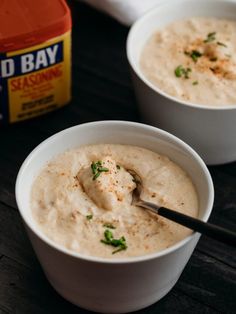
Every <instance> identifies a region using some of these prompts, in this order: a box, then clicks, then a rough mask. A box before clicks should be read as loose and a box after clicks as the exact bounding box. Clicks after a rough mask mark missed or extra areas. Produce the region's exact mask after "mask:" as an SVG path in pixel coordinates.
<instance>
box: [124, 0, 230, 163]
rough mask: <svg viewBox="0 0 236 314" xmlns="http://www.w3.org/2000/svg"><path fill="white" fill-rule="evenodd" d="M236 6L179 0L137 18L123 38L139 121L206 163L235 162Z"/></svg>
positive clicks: (224, 2)
mask: <svg viewBox="0 0 236 314" xmlns="http://www.w3.org/2000/svg"><path fill="white" fill-rule="evenodd" d="M235 14H236V3H234V2H232V1H221V0H216V1H211V0H207V1H202V0H200V1H193V0H189V1H188V0H187V1H186V0H178V1H170V2H169V3H166V4H163V5H160V6H158V7H156V8H155V9H153V10H151V11H149V12H148V13H147V14H146V15H144V16H143V17H142V18H140V19H139V20H138V21H137V22H136V23H135V24H134V26H133V27H132V29H131V31H130V33H129V36H128V41H127V55H128V59H129V63H130V65H131V70H132V77H133V83H134V87H135V92H136V96H137V100H138V102H139V105H140V111H141V113H142V116H143V118H144V120H145V121H146V122H148V123H150V124H153V125H155V126H157V127H160V128H162V129H165V130H167V131H169V132H171V133H173V134H175V135H177V136H178V137H180V138H181V139H183V140H184V141H186V142H187V143H188V144H190V145H191V146H192V147H193V148H194V149H196V151H197V152H198V153H199V154H200V155H201V156H202V158H203V159H204V161H205V162H206V163H207V164H221V163H226V162H231V161H234V160H235V159H236V138H235V137H234V136H233V135H232V134H234V133H235V131H236V96H235V92H234V91H235V87H236V59H235V52H236V45H235V30H236V20H235Z"/></svg>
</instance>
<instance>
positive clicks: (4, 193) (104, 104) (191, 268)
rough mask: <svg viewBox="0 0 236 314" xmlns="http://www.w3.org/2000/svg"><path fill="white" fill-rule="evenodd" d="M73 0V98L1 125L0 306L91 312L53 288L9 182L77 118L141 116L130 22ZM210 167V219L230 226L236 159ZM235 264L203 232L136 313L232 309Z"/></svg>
mask: <svg viewBox="0 0 236 314" xmlns="http://www.w3.org/2000/svg"><path fill="white" fill-rule="evenodd" d="M71 7H72V11H73V67H72V70H73V81H72V90H73V100H72V102H71V104H70V105H69V106H67V107H64V108H63V109H60V110H58V111H56V112H53V113H51V114H49V115H46V116H43V117H41V118H36V119H34V120H31V121H28V122H24V123H18V124H14V125H12V126H8V127H4V128H2V129H1V130H0V143H1V146H0V147H1V148H0V313H19V314H27V313H32V314H46V313H58V314H59V313H89V312H88V311H85V310H83V309H80V308H77V307H75V306H73V305H71V304H70V303H68V302H67V301H65V300H64V299H62V298H61V297H60V296H59V295H58V294H57V293H56V292H55V291H54V290H53V288H52V287H51V286H50V285H49V283H48V282H47V280H46V278H45V275H44V274H43V271H42V269H41V267H40V265H39V263H38V261H37V259H36V257H35V254H34V252H33V250H32V247H31V245H30V243H29V240H28V238H27V236H26V233H25V230H24V228H23V225H22V222H21V219H20V216H19V213H18V211H17V206H16V203H15V195H14V185H15V179H16V175H17V172H18V170H19V167H20V165H21V163H22V162H23V160H24V159H25V158H26V156H27V155H28V153H29V152H30V151H31V150H32V149H33V148H34V147H35V146H36V145H38V144H39V143H40V142H41V141H42V140H44V139H45V138H47V137H48V136H50V135H52V134H54V133H55V132H58V131H60V130H62V129H65V128H67V127H70V126H72V125H75V124H80V123H82V122H87V121H95V120H104V119H122V120H132V121H141V117H140V116H139V114H138V109H137V105H136V101H135V98H134V93H133V88H132V85H131V82H130V76H129V68H128V63H127V59H126V53H125V43H126V36H127V33H128V28H126V27H124V26H121V25H120V24H118V23H117V22H116V21H114V20H112V19H111V18H109V17H107V16H105V15H103V14H101V13H99V12H96V11H95V10H93V9H91V8H89V7H87V6H85V5H82V4H80V3H78V2H76V1H71ZM219 127H220V126H219ZM232 136H235V134H233V135H232ZM209 169H210V172H211V174H212V178H213V181H214V186H215V203H214V208H213V212H212V215H211V218H210V221H211V222H213V223H217V224H219V225H221V226H224V227H227V228H229V229H231V230H236V163H231V164H228V165H224V166H217V167H209ZM235 269H236V250H235V248H232V247H230V246H226V245H224V244H221V243H218V242H216V241H214V240H212V239H209V238H206V237H202V238H201V240H200V242H199V244H198V245H197V248H196V249H195V251H194V253H193V255H192V257H191V259H190V261H189V262H188V264H187V266H186V268H185V270H184V272H183V274H182V275H181V277H180V279H179V281H178V283H177V284H176V285H175V287H174V288H173V289H172V291H171V292H170V293H169V294H168V295H167V296H165V297H164V298H163V299H162V300H161V301H159V302H158V303H156V304H154V305H152V306H150V307H149V308H146V309H144V310H142V311H139V312H137V313H144V314H145V313H146V314H148V313H149V314H152V313H236V271H235ZM144 284H145V283H144Z"/></svg>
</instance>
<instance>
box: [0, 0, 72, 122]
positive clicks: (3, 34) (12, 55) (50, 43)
mask: <svg viewBox="0 0 236 314" xmlns="http://www.w3.org/2000/svg"><path fill="white" fill-rule="evenodd" d="M70 63H71V15H70V10H69V8H68V6H67V4H66V2H65V1H64V0H40V1H32V0H10V1H9V0H1V1H0V124H4V123H12V122H16V121H21V120H25V119H29V118H32V117H35V116H38V115H41V114H44V113H47V112H49V111H52V110H54V109H57V108H59V107H61V106H64V105H65V104H67V103H68V102H69V101H70V98H71V73H70V72H71V65H70Z"/></svg>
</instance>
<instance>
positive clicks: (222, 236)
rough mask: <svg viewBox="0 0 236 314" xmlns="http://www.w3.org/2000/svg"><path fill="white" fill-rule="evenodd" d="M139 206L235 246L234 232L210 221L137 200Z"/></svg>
mask: <svg viewBox="0 0 236 314" xmlns="http://www.w3.org/2000/svg"><path fill="white" fill-rule="evenodd" d="M139 206H142V207H145V208H147V209H149V210H151V211H152V212H154V213H157V214H159V215H160V216H163V217H165V218H168V219H170V220H172V221H174V222H177V223H179V224H180V225H183V226H185V227H187V228H190V229H192V230H194V231H197V232H200V233H202V234H204V235H206V236H208V237H211V238H213V239H215V240H218V241H221V242H224V243H226V244H229V245H232V246H234V247H236V233H235V232H233V231H229V230H227V229H225V228H222V227H220V226H216V225H213V224H211V223H207V222H203V221H201V220H200V219H197V218H193V217H190V216H187V215H184V214H182V213H179V212H177V211H174V210H172V209H169V208H165V207H159V206H156V205H155V204H152V203H149V202H144V201H142V202H139Z"/></svg>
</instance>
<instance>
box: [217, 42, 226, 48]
mask: <svg viewBox="0 0 236 314" xmlns="http://www.w3.org/2000/svg"><path fill="white" fill-rule="evenodd" d="M217 45H218V46H223V47H226V48H227V45H226V44H224V43H222V42H220V41H217Z"/></svg>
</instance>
